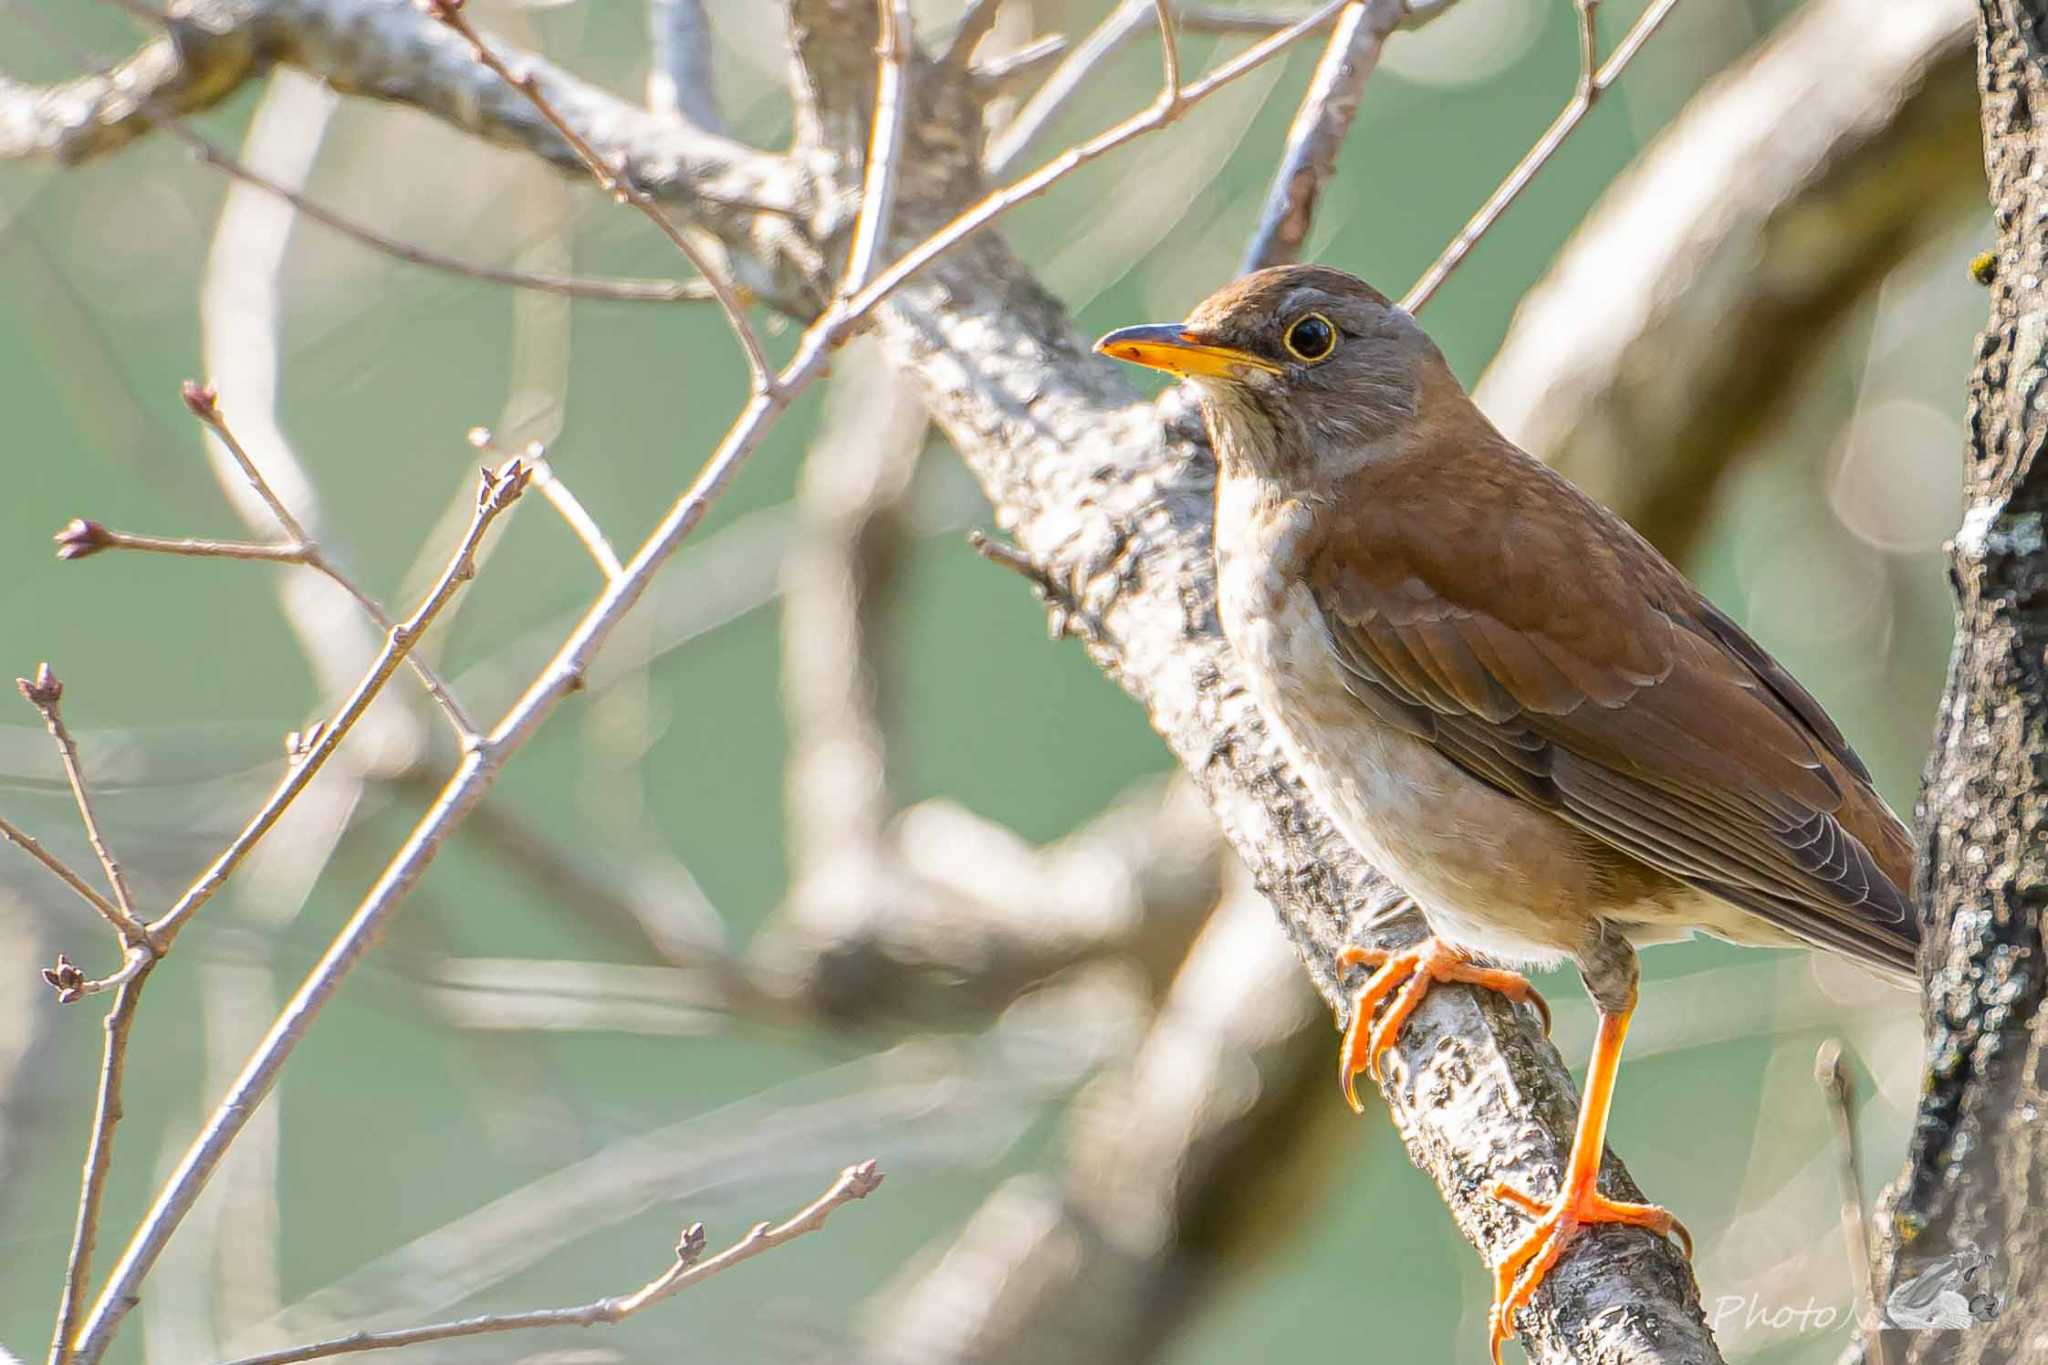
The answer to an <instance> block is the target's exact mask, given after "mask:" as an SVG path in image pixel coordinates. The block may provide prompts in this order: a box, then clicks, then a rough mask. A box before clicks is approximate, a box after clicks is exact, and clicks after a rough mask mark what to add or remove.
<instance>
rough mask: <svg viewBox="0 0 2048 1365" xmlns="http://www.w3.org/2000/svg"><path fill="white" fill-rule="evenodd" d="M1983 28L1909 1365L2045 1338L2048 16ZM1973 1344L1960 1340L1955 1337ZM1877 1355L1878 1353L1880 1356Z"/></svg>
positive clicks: (1888, 1282) (1879, 1229)
mask: <svg viewBox="0 0 2048 1365" xmlns="http://www.w3.org/2000/svg"><path fill="white" fill-rule="evenodd" d="M1978 8H1979V14H1978V18H1979V23H1980V24H1981V30H1980V33H1981V36H1980V39H1979V46H1978V60H1979V89H1980V90H1981V94H1982V105H1981V117H1982V136H1983V150H1984V162H1983V164H1984V167H1985V169H1986V171H1987V172H1988V174H1989V180H1990V186H1989V188H1990V201H1991V209H1992V217H1993V220H1994V221H1995V223H1996V224H1997V230H1998V237H1997V243H1996V247H1995V249H1994V252H1993V254H1992V259H1991V261H1989V262H1988V263H1986V264H1985V266H1984V267H1983V268H1982V269H1981V270H1980V271H1979V272H1978V273H1979V278H1980V280H1983V281H1984V282H1986V283H1988V284H1989V285H1990V315H1989V317H1988V319H1987V320H1986V322H1985V326H1984V331H1983V332H1982V334H1981V335H1980V336H1979V338H1978V343H1977V349H1976V355H1975V368H1974V370H1973V372H1972V374H1971V376H1970V381H1969V403H1968V409H1967V417H1966V423H1965V429H1966V431H1967V432H1968V436H1969V448H1968V451H1967V452H1966V455H1965V464H1964V470H1965V474H1964V478H1965V497H1966V510H1965V512H1964V514H1963V524H1962V527H1961V529H1960V530H1959V531H1958V532H1957V533H1956V537H1955V539H1954V540H1953V541H1952V542H1951V544H1950V581H1951V583H1952V584H1953V585H1954V588H1955V592H1956V599H1957V607H1956V648H1955V653H1954V656H1953V658H1952V659H1951V661H1950V664H1949V678H1948V690H1947V693H1946V695H1945V696H1944V697H1943V699H1942V703H1941V708H1940V710H1939V712H1938V713H1937V718H1936V722H1935V736H1934V749H1933V752H1932V753H1931V754H1930V755H1929V757H1928V760H1927V769H1926V779H1925V782H1924V784H1923V786H1922V790H1921V809H1920V812H1919V815H1920V819H1919V830H1920V837H1921V841H1922V846H1921V856H1920V859H1919V862H1918V876H1917V884H1916V886H1915V893H1916V899H1917V900H1918V901H1919V904H1920V907H1921V913H1922V915H1923V917H1924V928H1923V930H1922V933H1923V943H1922V948H1921V956H1920V972H1921V977H1922V983H1923V988H1924V991H1925V998H1926V1003H1927V1012H1926V1027H1927V1072H1926V1076H1925V1079H1924V1081H1923V1083H1922V1091H1921V1098H1920V1111H1919V1115H1918V1119H1917V1122H1916V1123H1915V1125H1914V1128H1913V1133H1912V1138H1911V1142H1910V1144H1909V1146H1908V1148H1907V1153H1906V1165H1905V1170H1904V1172H1903V1174H1902V1175H1901V1176H1900V1177H1899V1179H1898V1181H1897V1182H1895V1184H1894V1185H1893V1186H1892V1188H1891V1189H1890V1190H1889V1191H1888V1192H1887V1193H1886V1195H1885V1196H1884V1198H1883V1199H1882V1200H1881V1201H1880V1204H1879V1208H1878V1214H1877V1217H1876V1219H1875V1223H1876V1229H1875V1231H1876V1240H1877V1242H1878V1253H1879V1262H1880V1265H1881V1268H1882V1272H1883V1273H1882V1278H1881V1281H1880V1289H1879V1293H1880V1294H1883V1295H1886V1296H1887V1298H1888V1301H1887V1303H1886V1307H1887V1308H1888V1309H1889V1310H1890V1311H1889V1314H1888V1321H1890V1322H1892V1323H1893V1324H1895V1325H1896V1326H1898V1327H1913V1326H1921V1327H1923V1328H1924V1327H1925V1326H1926V1324H1924V1323H1916V1322H1913V1321H1911V1318H1910V1315H1909V1314H1908V1313H1907V1312H1906V1311H1905V1310H1906V1309H1909V1308H1911V1307H1913V1306H1915V1305H1913V1304H1910V1303H1908V1304H1901V1303H1900V1302H1899V1299H1900V1298H1901V1297H1902V1296H1901V1291H1902V1290H1906V1291H1907V1293H1906V1294H1905V1295H1904V1296H1903V1297H1905V1298H1908V1299H1911V1298H1915V1297H1917V1298H1918V1305H1917V1306H1919V1307H1922V1308H1925V1307H1927V1306H1930V1303H1931V1300H1932V1298H1933V1295H1932V1293H1928V1294H1924V1295H1919V1296H1915V1295H1913V1294H1912V1293H1911V1291H1910V1286H1911V1283H1912V1282H1913V1281H1914V1280H1916V1279H1918V1280H1920V1281H1921V1285H1922V1287H1924V1288H1926V1289H1929V1290H1945V1291H1947V1292H1948V1293H1949V1294H1950V1295H1952V1296H1953V1297H1954V1299H1955V1300H1956V1301H1958V1302H1961V1301H1963V1300H1968V1312H1967V1314H1966V1316H1967V1317H1968V1318H1970V1319H1973V1321H1971V1322H1970V1323H1969V1325H1967V1326H1963V1327H1961V1328H1960V1330H1947V1331H1932V1330H1920V1331H1902V1330H1888V1331H1886V1332H1884V1333H1883V1334H1882V1336H1883V1340H1882V1342H1881V1345H1882V1347H1883V1349H1884V1351H1885V1354H1886V1355H1887V1357H1888V1358H1889V1360H1890V1361H1891V1362H1892V1365H1936V1362H1939V1363H1940V1365H1993V1363H1994V1362H1995V1363H1997V1365H2004V1363H2005V1362H2020V1361H2029V1360H2033V1359H2036V1358H2038V1357H2039V1355H2040V1352H2041V1341H2042V1334H2043V1332H2044V1330H2048V1328H2044V1324H2048V1204H2044V1203H2043V1201H2042V1199H2041V1196H2040V1191H2041V1188H2042V1182H2043V1178H2044V1175H2048V1134H2044V1129H2043V1127H2042V1124H2041V1119H2040V1106H2041V1104H2042V1103H2043V1102H2044V1100H2048V1094H2044V1088H2043V1070H2042V1065H2043V1058H2044V1057H2048V972H2044V963H2048V937H2044V935H2043V932H2042V915H2043V911H2044V909H2048V895H2044V887H2048V875H2044V874H2048V853H2044V849H2048V841H2044V833H2048V783H2044V779H2043V772H2042V767H2041V754H2042V752H2043V748H2044V746H2048V672H2044V667H2043V658H2044V654H2048V613H2044V609H2043V604H2044V602H2048V543H2044V536H2043V527H2044V525H2048V521H2044V518H2048V466H2044V465H2043V463H2042V462H2041V460H2040V459H2039V458H2038V456H2039V453H2040V450H2041V444H2042V441H2043V439H2044V437H2048V408H2044V407H2043V405H2042V404H2041V402H2040V401H2039V395H2040V393H2041V387H2042V384H2043V382H2044V380H2048V285H2044V277H2048V232H2044V231H2043V230H2042V224H2043V222H2044V221H2048V194H2044V192H2043V186H2042V181H2041V177H2040V170H2041V161H2040V156H2041V150H2040V125H2039V119H2040V115H2039V113H2038V110H2039V109H2040V108H2041V107H2042V102H2043V101H2044V100H2048V45H2044V43H2043V38H2044V35H2048V5H2044V4H2043V3H2041V0H2012V2H2011V3H2007V0H1985V3H1983V4H1982V5H1981V6H1980V7H1978ZM1942 1325H1944V1326H1948V1327H1951V1328H1954V1327H1957V1326H1958V1324H1956V1323H1955V1322H1953V1321H1950V1322H1947V1323H1944V1324H1942ZM1878 1344H1880V1343H1878V1342H1873V1341H1868V1340H1866V1342H1865V1343H1864V1345H1865V1346H1866V1347H1871V1346H1876V1345H1878Z"/></svg>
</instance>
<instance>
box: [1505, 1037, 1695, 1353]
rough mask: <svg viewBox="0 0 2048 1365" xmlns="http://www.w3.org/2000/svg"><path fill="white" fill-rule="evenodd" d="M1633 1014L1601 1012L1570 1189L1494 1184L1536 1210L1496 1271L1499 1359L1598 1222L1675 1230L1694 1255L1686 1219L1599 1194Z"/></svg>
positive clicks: (1568, 1173)
mask: <svg viewBox="0 0 2048 1365" xmlns="http://www.w3.org/2000/svg"><path fill="white" fill-rule="evenodd" d="M1628 1021H1629V1014H1628V1012H1626V1011H1624V1012H1622V1013H1619V1014H1607V1013H1604V1012H1603V1013H1602V1014H1601V1016H1600V1033H1599V1036H1598V1037H1597V1038H1596V1039H1595V1040H1594V1043H1593V1061H1592V1064H1591V1065H1590V1066H1589V1067H1588V1068H1587V1071H1586V1098H1585V1101H1584V1102H1583V1103H1582V1104H1581V1105H1580V1106H1579V1126H1578V1128H1577V1130H1576V1131H1575V1132H1574V1133H1573V1134H1572V1153H1571V1158H1570V1160H1569V1161H1568V1162H1567V1163H1566V1165H1565V1177H1564V1188H1563V1189H1562V1190H1561V1191H1559V1193H1558V1196H1557V1201H1556V1202H1555V1203H1553V1204H1551V1205H1549V1206H1547V1207H1546V1206H1545V1205H1544V1204H1543V1203H1542V1202H1541V1201H1540V1200H1537V1199H1532V1198H1531V1197H1530V1196H1529V1195H1527V1194H1525V1193H1524V1192H1522V1191H1521V1190H1517V1189H1515V1188H1513V1187H1512V1186H1508V1185H1504V1184H1503V1185H1496V1186H1495V1187H1494V1189H1493V1195H1494V1198H1496V1199H1499V1200H1501V1201H1503V1202H1505V1203H1509V1204H1513V1205H1514V1206H1515V1207H1517V1208H1519V1209H1521V1210H1522V1211H1523V1212H1525V1213H1528V1214H1531V1215H1534V1217H1535V1218H1536V1226H1535V1228H1534V1229H1532V1230H1531V1231H1530V1233H1529V1235H1528V1236H1527V1237H1525V1238H1523V1239H1522V1240H1521V1241H1520V1242H1519V1243H1517V1244H1516V1245H1515V1247H1514V1248H1513V1249H1512V1250H1510V1251H1509V1252H1508V1254H1507V1255H1506V1256H1504V1257H1502V1258H1501V1262H1500V1264H1499V1265H1497V1266H1495V1267H1494V1271H1493V1312H1492V1313H1491V1314H1490V1315H1489V1324H1488V1325H1489V1326H1490V1328H1491V1340H1490V1342H1489V1343H1488V1344H1489V1346H1490V1348H1491V1350H1492V1353H1493V1365H1500V1347H1501V1343H1502V1342H1504V1341H1506V1340H1507V1339H1508V1338H1509V1337H1510V1336H1511V1335H1513V1334H1514V1330H1515V1327H1514V1323H1515V1314H1517V1313H1519V1312H1521V1311H1522V1309H1524V1308H1526V1307H1528V1306H1529V1301H1530V1300H1531V1299H1532V1298H1534V1297H1535V1295H1536V1289H1537V1286H1539V1285H1541V1284H1542V1283H1543V1279H1544V1277H1545V1276H1546V1275H1548V1274H1549V1273H1550V1269H1551V1267H1552V1266H1554V1265H1556V1264H1557V1259H1558V1257H1559V1256H1562V1255H1563V1254H1564V1250H1565V1248H1566V1247H1567V1246H1569V1245H1570V1244H1571V1240H1572V1238H1574V1237H1575V1236H1577V1235H1578V1232H1579V1229H1581V1228H1583V1227H1586V1226H1588V1225H1590V1224H1594V1223H1627V1224H1630V1225H1632V1226H1634V1227H1639V1228H1648V1229H1650V1231H1652V1232H1655V1233H1657V1234H1659V1235H1660V1236H1665V1237H1672V1236H1675V1237H1677V1238H1678V1239H1679V1241H1680V1242H1681V1243H1683V1245H1684V1247H1685V1254H1686V1256H1687V1258H1688V1259H1689V1258H1690V1257H1691V1256H1692V1234H1691V1233H1689V1232H1687V1231H1686V1230H1685V1224H1683V1223H1681V1222H1679V1221H1678V1220H1677V1219H1676V1218H1674V1217H1672V1216H1671V1214H1670V1212H1669V1211H1668V1210H1665V1209H1660V1208H1658V1207H1657V1206H1656V1205H1655V1204H1628V1203H1624V1202H1622V1201H1621V1200H1619V1199H1609V1198H1608V1197H1607V1196H1606V1195H1604V1194H1602V1193H1600V1191H1599V1188H1598V1184H1599V1178H1600V1153H1601V1152H1602V1151H1603V1150H1604V1149H1605V1147H1606V1145H1607V1114H1608V1111H1609V1110H1610V1109H1611V1108H1613V1105H1614V1077H1615V1073H1616V1072H1617V1071H1618V1070H1619V1069H1620V1067H1621V1044H1622V1040H1623V1039H1624V1038H1626V1037H1627V1036H1628Z"/></svg>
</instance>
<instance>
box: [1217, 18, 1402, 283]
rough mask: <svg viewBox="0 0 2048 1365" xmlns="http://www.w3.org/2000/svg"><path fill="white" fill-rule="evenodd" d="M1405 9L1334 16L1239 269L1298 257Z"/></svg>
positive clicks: (1294, 259) (1277, 263)
mask: <svg viewBox="0 0 2048 1365" xmlns="http://www.w3.org/2000/svg"><path fill="white" fill-rule="evenodd" d="M1406 8H1407V7H1406V5H1405V4H1404V3H1403V0H1371V3H1368V4H1361V5H1356V6H1354V7H1353V8H1351V9H1348V10H1345V11H1344V13H1343V14H1342V15H1341V16H1340V17H1339V18H1338V20H1337V26H1336V28H1335V29H1334V30H1333V31H1332V32H1331V34H1330V41H1329V45H1328V46H1326V47H1325V48H1324V49H1323V56H1322V60H1321V61H1319V62H1318V63H1316V70H1315V75H1314V76H1312V77H1311V78H1310V79H1309V83H1308V90H1307V92H1306V93H1305V94H1303V96H1302V98H1301V107H1300V108H1299V109H1298V110H1297V111H1296V112H1295V115H1294V123H1293V125H1292V126H1290V127H1289V128H1288V130H1287V147H1286V150H1285V151H1284V152H1283V153H1282V154H1281V158H1280V169H1279V171H1278V173H1277V174H1275V175H1274V177H1273V187H1272V188H1271V189H1270V190H1268V191H1267V192H1266V206H1265V208H1264V209H1263V210H1262V211H1261V212H1260V214H1259V226H1258V229H1257V230H1256V231H1255V232H1254V233H1253V234H1252V239H1251V243H1250V245H1249V246H1247V247H1246V248H1245V254H1244V265H1243V266H1242V270H1243V271H1244V272H1245V273H1247V274H1248V273H1250V272H1251V271H1254V270H1259V269H1262V268H1264V267H1266V266H1272V265H1286V264H1288V263H1289V262H1292V261H1297V260H1300V259H1301V249H1302V245H1303V243H1305V242H1306V241H1307V240H1308V230H1309V224H1310V222H1311V221H1312V220H1313V218H1314V215H1315V211H1316V200H1317V199H1318V198H1319V197H1320V196H1321V195H1322V192H1323V186H1324V185H1326V184H1327V183H1329V180H1330V177H1331V176H1332V175H1334V174H1335V173H1336V170H1337V153H1338V152H1339V151H1340V150H1341V149H1342V148H1343V146H1344V139H1345V137H1346V135H1348V134H1349V133H1350V131H1351V122H1352V119H1353V118H1355V117H1356V116H1357V114H1358V101H1359V97H1360V96H1361V95H1363V94H1364V92H1365V81H1366V78H1367V77H1368V76H1370V75H1371V74H1372V71H1373V68H1374V67H1375V66H1377V65H1379V60H1380V52H1381V50H1382V49H1383V48H1384V47H1385V46H1386V42H1387V37H1388V35H1389V34H1391V33H1392V32H1393V31H1394V29H1395V28H1396V27H1397V26H1398V25H1399V24H1400V22H1401V20H1402V18H1403V17H1404V16H1405V14H1406Z"/></svg>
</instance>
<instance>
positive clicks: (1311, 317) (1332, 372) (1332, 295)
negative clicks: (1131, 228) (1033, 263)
mask: <svg viewBox="0 0 2048 1365" xmlns="http://www.w3.org/2000/svg"><path fill="white" fill-rule="evenodd" d="M1095 349H1096V350H1098V351H1100V352H1102V353H1103V354H1104V355H1107V356H1112V357H1114V358H1115V359H1118V360H1125V361H1129V362H1130V363H1132V364H1134V365H1144V366H1147V367H1149V368H1151V369H1155V370H1164V371H1166V372H1167V373H1168V374H1174V375H1178V376H1180V377H1181V378H1183V379H1187V380H1190V381H1192V382H1193V383H1194V385H1195V386H1196V388H1197V390H1198V391H1199V392H1200V394H1201V398H1202V408H1203V412H1204V414H1205V415H1206V416H1207V418H1208V421H1209V427H1210V432H1211V434H1212V436H1213V437H1214V438H1215V441H1216V443H1217V446H1218V451H1217V454H1218V456H1219V457H1220V458H1221V459H1222V460H1223V462H1224V464H1225V466H1226V469H1227V468H1228V467H1229V466H1230V465H1232V464H1233V463H1234V462H1235V461H1236V460H1239V459H1242V460H1244V461H1246V462H1247V464H1248V469H1247V472H1255V473H1258V474H1262V475H1265V476H1267V477H1278V478H1281V479H1283V480H1284V479H1287V478H1289V476H1290V475H1293V476H1308V475H1311V474H1314V473H1321V474H1324V475H1330V474H1341V473H1344V472H1348V469H1349V468H1355V467H1356V466H1357V465H1358V464H1359V463H1361V462H1363V461H1364V460H1367V459H1369V458H1371V455H1372V452H1373V451H1374V450H1375V449H1377V448H1381V447H1384V446H1385V445H1386V444H1387V443H1388V442H1389V441H1391V440H1394V439H1397V438H1398V437H1400V436H1401V435H1402V433H1404V432H1405V431H1407V430H1408V429H1409V428H1410V427H1411V426H1412V425H1413V422H1414V418H1415V415H1416V411H1417V408H1418V406H1419V402H1420V399H1421V394H1422V390H1423V387H1424V384H1425V383H1426V382H1427V381H1428V380H1429V378H1430V372H1431V370H1432V367H1435V368H1437V369H1441V367H1442V365H1443V359H1442V357H1441V356H1440V355H1439V354H1438V353H1437V350H1436V347H1435V346H1434V345H1433V344H1431V342H1430V340H1429V338H1428V337H1427V336H1426V335H1424V334H1423V331H1422V329H1421V328H1420V327H1418V326H1416V324H1415V320H1414V319H1413V318H1411V317H1410V316H1409V315H1408V314H1407V312H1406V311H1404V310H1403V309H1401V308H1399V307H1397V306H1396V305H1395V304H1393V303H1391V302H1389V301H1388V299H1387V296H1386V295H1384V294H1382V293H1380V292H1379V291H1378V290H1377V289H1374V288H1373V287H1372V286H1371V285H1369V284H1367V283H1366V282H1365V281H1364V280H1361V279H1359V278H1358V277H1357V276H1355V275H1348V274H1346V273H1344V272H1343V271H1341V270H1332V269H1330V268H1329V267H1327V266H1315V265H1287V266H1276V267H1274V268H1272V269H1269V270H1259V271H1254V272H1253V273H1252V274H1249V275H1246V276H1244V277H1243V278H1242V279H1239V280H1236V281H1234V282H1233V283H1231V284H1228V285H1226V286H1224V287H1223V288H1222V289H1219V290H1218V291H1216V292H1215V293H1214V294H1211V295H1210V296H1209V297H1208V298H1207V299H1205V300H1203V301H1202V304H1201V305H1200V306H1199V307H1198V308H1196V309H1195V311H1194V312H1192V313H1190V314H1188V316H1187V319H1186V320H1185V321H1183V322H1166V323H1147V324H1145V325H1143V326H1138V327H1122V328H1119V329H1118V330H1116V331H1114V332H1111V333H1110V334H1109V335H1107V336H1105V337H1103V338H1102V339H1101V340H1100V341H1098V342H1096V343H1095ZM1304 459H1306V460H1308V461H1310V462H1311V463H1312V466H1314V467H1312V468H1299V467H1297V466H1299V465H1300V464H1301V462H1302V461H1303V460H1304ZM1332 466H1344V467H1332Z"/></svg>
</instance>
